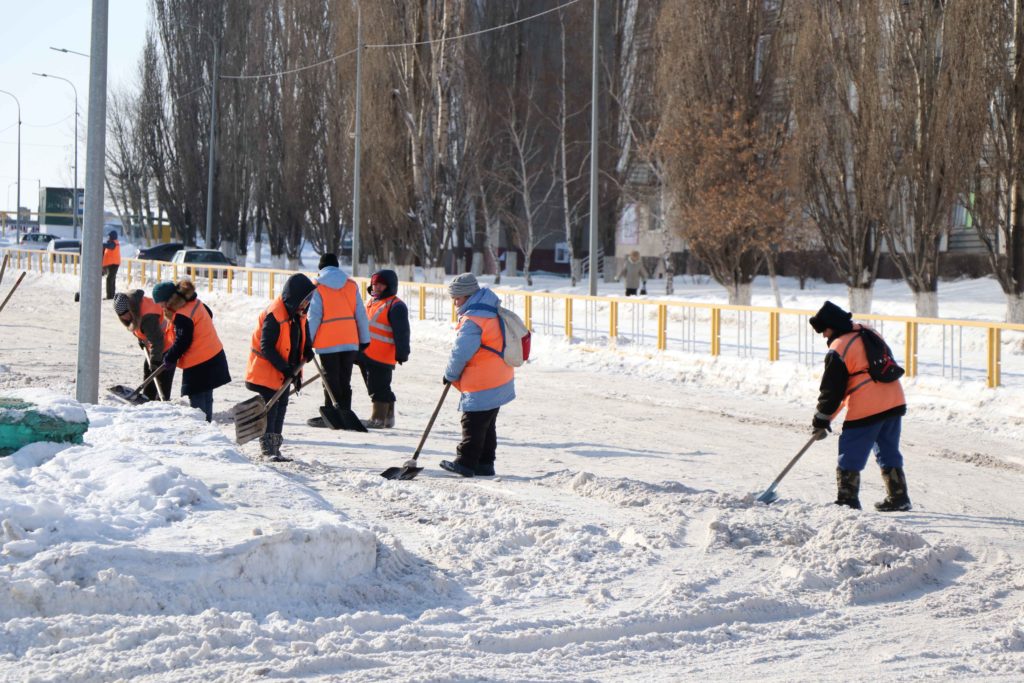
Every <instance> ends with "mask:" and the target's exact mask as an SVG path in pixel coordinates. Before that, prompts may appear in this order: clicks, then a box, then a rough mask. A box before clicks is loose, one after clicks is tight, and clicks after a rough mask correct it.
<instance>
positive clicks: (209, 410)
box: [153, 279, 231, 422]
mask: <svg viewBox="0 0 1024 683" xmlns="http://www.w3.org/2000/svg"><path fill="white" fill-rule="evenodd" d="M153 301H155V302H156V303H158V304H160V305H161V306H163V309H164V316H165V317H168V318H170V319H171V328H170V330H169V331H168V337H167V342H168V343H167V347H168V348H167V349H166V350H165V351H164V365H163V367H164V372H165V373H166V372H169V371H171V370H172V369H173V367H174V365H177V366H178V367H179V368H181V369H182V373H181V395H182V396H188V402H189V405H191V406H192V407H193V408H198V409H199V410H201V411H203V414H204V415H205V416H206V421H207V422H212V421H213V390H214V389H216V388H217V387H222V386H224V385H225V384H227V383H228V382H230V381H231V373H230V372H229V371H228V358H227V356H226V355H225V354H224V345H223V344H221V342H220V338H219V337H218V336H217V330H216V329H215V328H214V326H213V311H211V310H210V308H209V306H207V305H206V304H204V303H203V302H202V301H200V300H199V298H198V297H197V295H196V288H195V285H193V284H192V281H191V280H188V279H184V280H179V281H178V283H177V284H175V283H173V282H170V281H166V282H159V283H157V284H156V285H155V286H154V287H153Z"/></svg>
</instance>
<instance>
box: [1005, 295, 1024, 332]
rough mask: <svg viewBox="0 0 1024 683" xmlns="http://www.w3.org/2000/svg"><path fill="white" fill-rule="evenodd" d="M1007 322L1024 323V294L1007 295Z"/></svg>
mask: <svg viewBox="0 0 1024 683" xmlns="http://www.w3.org/2000/svg"><path fill="white" fill-rule="evenodd" d="M1006 322H1008V323H1015V324H1018V325H1019V324H1021V323H1024V296H1021V295H1020V294H1007V295H1006Z"/></svg>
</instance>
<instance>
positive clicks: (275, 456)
mask: <svg viewBox="0 0 1024 683" xmlns="http://www.w3.org/2000/svg"><path fill="white" fill-rule="evenodd" d="M267 436H269V437H272V440H271V448H272V449H273V451H274V452H273V453H272V454H271V456H270V460H271V461H272V462H291V461H292V459H291V458H289V457H287V456H284V455H281V444H283V443H284V437H283V436H281V435H280V434H268V435H267Z"/></svg>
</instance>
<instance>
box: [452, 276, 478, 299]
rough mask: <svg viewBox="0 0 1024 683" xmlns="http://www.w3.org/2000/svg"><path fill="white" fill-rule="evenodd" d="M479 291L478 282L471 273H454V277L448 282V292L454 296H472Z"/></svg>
mask: <svg viewBox="0 0 1024 683" xmlns="http://www.w3.org/2000/svg"><path fill="white" fill-rule="evenodd" d="M479 291H480V284H479V283H478V282H477V281H476V276H475V275H473V273H463V274H462V275H456V276H455V279H454V280H452V281H451V282H449V283H448V294H450V295H451V296H452V297H456V296H472V295H473V294H476V293H477V292H479Z"/></svg>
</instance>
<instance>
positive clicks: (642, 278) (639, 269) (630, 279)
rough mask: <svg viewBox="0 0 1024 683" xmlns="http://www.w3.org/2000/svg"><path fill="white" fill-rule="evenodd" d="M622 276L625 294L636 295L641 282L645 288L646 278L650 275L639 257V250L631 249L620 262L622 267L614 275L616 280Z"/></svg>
mask: <svg viewBox="0 0 1024 683" xmlns="http://www.w3.org/2000/svg"><path fill="white" fill-rule="evenodd" d="M623 276H625V278H626V296H636V293H637V290H638V289H640V286H641V284H642V285H643V286H644V288H645V289H646V287H647V278H648V277H650V275H649V274H648V273H647V269H646V268H645V267H644V262H643V261H642V260H641V259H640V252H639V251H636V250H634V251H631V252H630V253H629V256H627V257H626V260H625V261H624V262H623V264H622V268H620V269H619V274H618V275H616V276H615V279H616V280H620V279H621V278H622V277H623Z"/></svg>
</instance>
